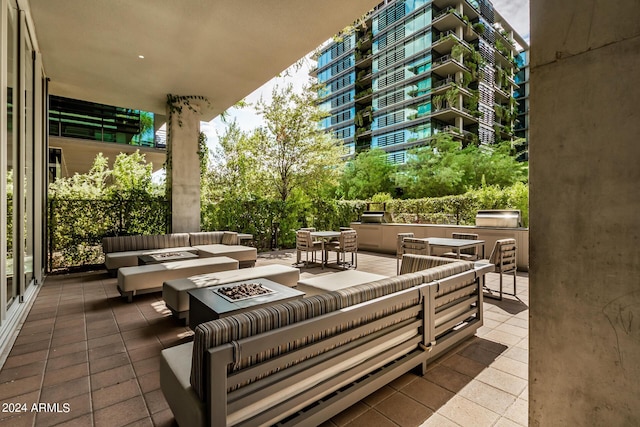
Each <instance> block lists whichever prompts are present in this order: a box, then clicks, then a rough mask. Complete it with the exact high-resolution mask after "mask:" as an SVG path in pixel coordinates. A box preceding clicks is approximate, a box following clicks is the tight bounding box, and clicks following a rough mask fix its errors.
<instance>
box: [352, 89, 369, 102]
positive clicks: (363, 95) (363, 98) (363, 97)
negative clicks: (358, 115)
mask: <svg viewBox="0 0 640 427" xmlns="http://www.w3.org/2000/svg"><path fill="white" fill-rule="evenodd" d="M372 99H373V90H372V89H371V88H369V89H366V90H363V91H362V92H357V93H356V96H355V103H356V104H359V105H371V101H372Z"/></svg>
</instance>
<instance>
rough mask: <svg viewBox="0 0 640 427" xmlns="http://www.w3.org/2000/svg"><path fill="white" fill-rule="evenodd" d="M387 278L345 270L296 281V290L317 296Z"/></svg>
mask: <svg viewBox="0 0 640 427" xmlns="http://www.w3.org/2000/svg"><path fill="white" fill-rule="evenodd" d="M386 277H387V276H382V275H380V274H373V273H367V272H364V271H357V270H346V271H340V272H338V273H329V274H324V275H322V276H314V277H311V278H307V279H302V280H299V281H298V286H297V289H298V290H300V291H302V292H304V293H305V294H306V295H307V296H308V295H318V294H321V293H325V292H330V291H335V290H338V289H344V288H348V287H349V286H356V285H361V284H363V283H368V282H373V281H374V280H380V279H385V278H386Z"/></svg>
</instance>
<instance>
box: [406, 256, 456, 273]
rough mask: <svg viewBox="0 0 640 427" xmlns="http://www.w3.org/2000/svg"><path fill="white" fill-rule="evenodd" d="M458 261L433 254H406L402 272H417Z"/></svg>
mask: <svg viewBox="0 0 640 427" xmlns="http://www.w3.org/2000/svg"><path fill="white" fill-rule="evenodd" d="M457 261H458V260H455V259H451V258H444V257H437V256H432V255H418V254H404V255H403V256H402V265H401V266H400V274H405V273H415V272H417V271H421V270H426V269H428V268H433V267H437V266H439V265H443V264H451V263H454V262H457Z"/></svg>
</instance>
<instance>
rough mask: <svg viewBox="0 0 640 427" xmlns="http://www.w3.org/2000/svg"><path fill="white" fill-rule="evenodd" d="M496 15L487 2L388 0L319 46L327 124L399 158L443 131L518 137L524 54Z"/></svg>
mask: <svg viewBox="0 0 640 427" xmlns="http://www.w3.org/2000/svg"><path fill="white" fill-rule="evenodd" d="M495 16H496V15H495V13H494V10H493V6H492V5H491V3H490V2H489V1H488V0H481V1H467V0H457V1H440V0H436V1H431V0H395V1H385V2H383V3H380V4H379V6H378V7H377V8H376V9H374V10H373V11H372V12H371V13H370V14H369V15H368V16H367V17H366V19H365V22H364V23H363V24H361V25H360V26H358V27H357V28H356V30H355V31H354V32H353V33H352V34H350V35H349V36H345V37H343V38H342V39H340V40H339V41H338V42H333V43H331V44H330V45H329V46H327V47H325V48H324V49H323V51H322V52H321V55H320V57H319V60H318V74H317V76H318V80H319V82H320V83H322V84H324V89H322V90H321V91H320V92H319V96H320V108H321V109H322V110H323V111H325V112H327V113H328V114H329V115H330V116H329V117H327V118H326V119H324V120H322V122H321V123H320V127H321V128H322V129H325V130H328V131H331V132H333V134H334V135H335V136H336V137H338V138H341V139H342V140H343V141H344V143H345V144H352V143H354V142H355V150H356V152H358V151H362V150H366V149H368V148H371V147H377V148H382V149H384V150H386V151H387V152H388V153H389V160H390V161H394V162H395V161H399V160H402V161H404V159H406V158H407V150H409V149H411V148H413V147H415V146H418V145H421V144H426V143H428V140H429V138H430V137H432V136H433V135H434V134H435V133H437V132H449V133H451V134H452V135H454V137H455V138H458V139H459V140H460V141H461V143H462V144H467V143H471V142H474V143H475V142H477V141H480V142H481V143H485V144H490V143H493V142H496V141H499V140H502V139H509V138H513V136H514V130H513V124H514V120H515V114H516V111H517V109H518V108H519V107H518V104H517V103H515V102H514V99H513V96H512V95H513V93H514V90H515V91H516V92H515V95H516V96H518V95H520V92H519V91H522V90H523V87H522V86H520V87H518V84H517V79H519V78H520V76H519V75H514V71H513V70H514V69H515V68H514V66H515V65H516V64H517V61H518V60H519V59H518V58H515V59H514V58H513V54H512V51H511V50H510V49H511V46H513V45H514V44H513V40H511V39H510V37H511V36H510V34H509V33H508V32H507V31H505V30H504V28H503V26H502V23H496V22H494V20H495ZM434 41H435V42H434ZM498 52H502V53H498ZM497 92H499V94H496V93H497ZM498 113H500V114H499V117H498ZM471 134H474V135H475V138H471V137H470V135H471Z"/></svg>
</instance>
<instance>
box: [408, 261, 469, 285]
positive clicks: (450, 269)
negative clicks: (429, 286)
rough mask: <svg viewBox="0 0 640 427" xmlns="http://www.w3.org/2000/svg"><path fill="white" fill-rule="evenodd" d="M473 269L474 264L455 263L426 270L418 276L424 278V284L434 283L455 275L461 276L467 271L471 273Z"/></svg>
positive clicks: (465, 262)
mask: <svg viewBox="0 0 640 427" xmlns="http://www.w3.org/2000/svg"><path fill="white" fill-rule="evenodd" d="M472 268H473V263H472V262H468V261H455V262H452V263H449V264H442V265H438V266H435V267H431V268H429V269H426V270H421V271H419V272H418V273H417V274H419V275H420V276H421V277H422V279H423V280H424V283H429V282H433V281H434V280H440V279H444V278H445V277H449V276H453V275H454V274H460V273H463V272H465V271H469V270H471V269H472Z"/></svg>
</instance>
